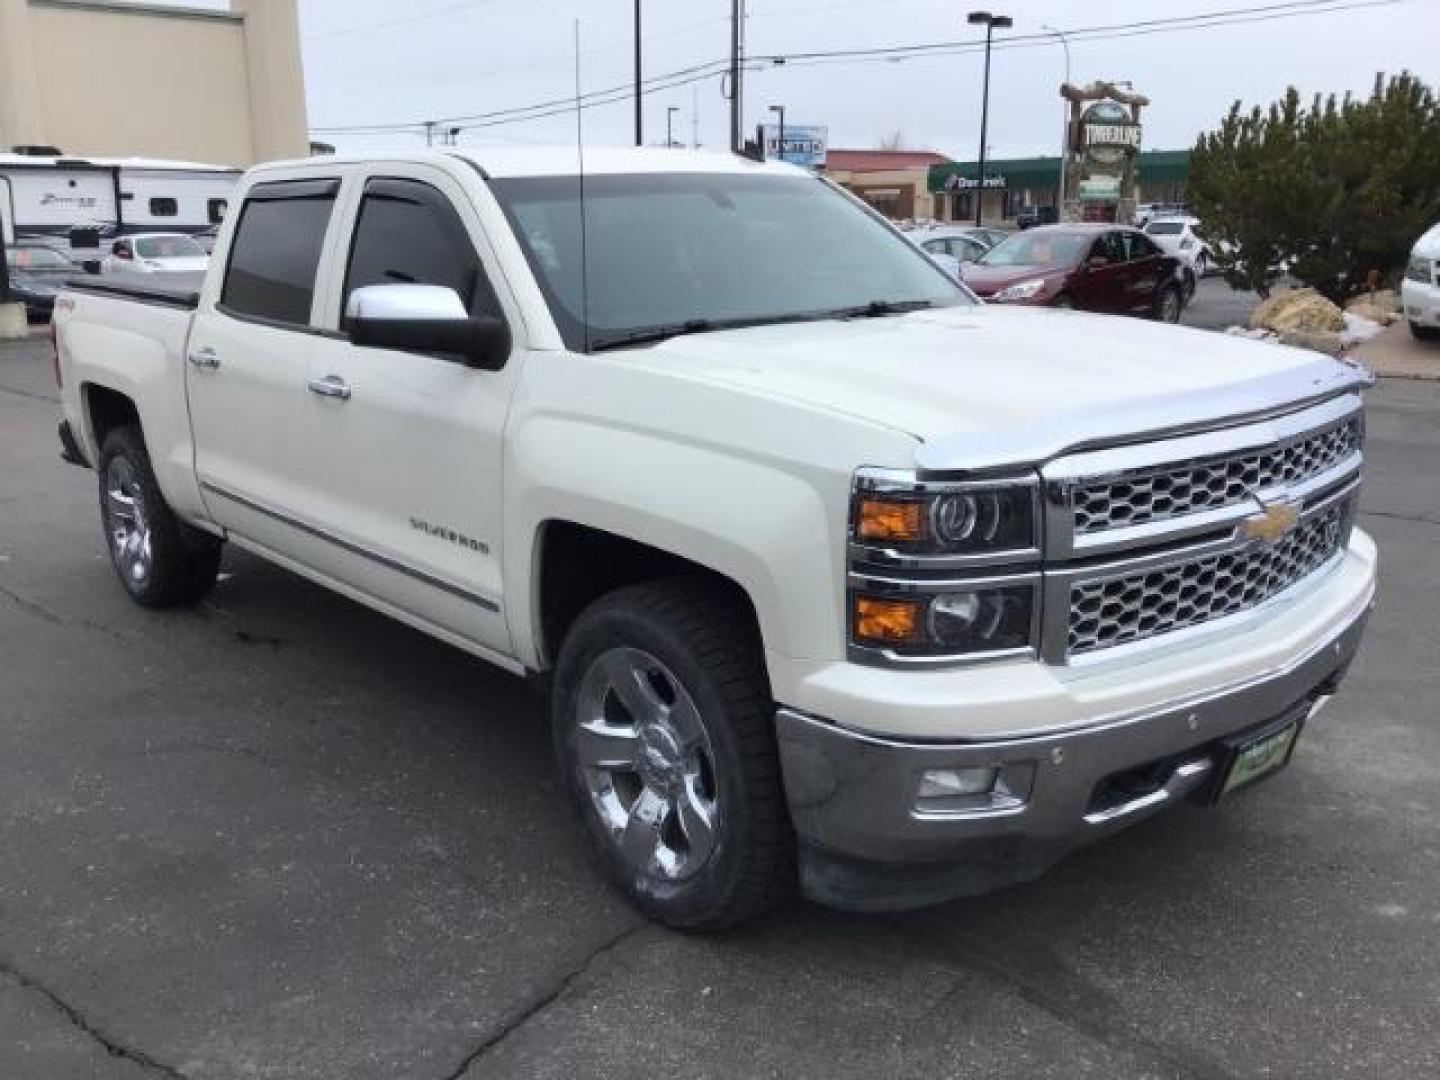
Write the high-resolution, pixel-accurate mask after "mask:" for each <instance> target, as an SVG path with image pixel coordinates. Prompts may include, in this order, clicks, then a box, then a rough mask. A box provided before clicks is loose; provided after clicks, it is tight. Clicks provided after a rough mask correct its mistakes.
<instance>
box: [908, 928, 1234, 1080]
mask: <svg viewBox="0 0 1440 1080" xmlns="http://www.w3.org/2000/svg"><path fill="white" fill-rule="evenodd" d="M930 940H931V941H932V942H933V941H939V940H943V937H942V936H941V935H940V934H939V933H937V934H936V935H934V936H932V937H931V939H930ZM953 945H954V946H955V948H954V949H953V951H952V959H953V961H954V962H955V963H957V964H958V965H960V966H961V967H964V968H968V969H970V970H972V971H978V972H980V973H981V974H983V975H986V976H988V977H990V978H992V979H994V980H996V981H997V982H999V983H1001V984H1003V985H1006V986H1009V987H1011V988H1012V989H1013V990H1014V991H1015V992H1016V993H1017V994H1018V995H1019V997H1020V999H1021V1000H1022V1001H1025V1002H1026V1003H1027V1004H1030V1005H1033V1006H1035V1007H1036V1008H1038V1009H1041V1010H1042V1011H1044V1012H1047V1013H1049V1014H1050V1015H1051V1016H1053V1017H1055V1018H1056V1019H1057V1020H1059V1021H1060V1022H1061V1023H1063V1024H1065V1025H1066V1026H1067V1027H1070V1028H1073V1029H1075V1030H1076V1031H1079V1032H1081V1033H1082V1034H1084V1035H1088V1036H1089V1037H1090V1038H1092V1039H1095V1040H1096V1041H1097V1042H1099V1043H1101V1044H1102V1045H1104V1046H1107V1047H1109V1048H1111V1049H1112V1050H1118V1051H1120V1052H1123V1053H1126V1054H1129V1055H1131V1056H1132V1057H1135V1058H1139V1059H1141V1060H1148V1061H1150V1062H1154V1063H1157V1064H1159V1065H1162V1066H1163V1067H1165V1068H1166V1069H1167V1070H1171V1071H1172V1075H1174V1076H1176V1077H1179V1078H1182V1080H1234V1076H1235V1074H1234V1073H1232V1072H1230V1070H1229V1069H1227V1068H1226V1067H1225V1066H1224V1065H1223V1064H1222V1063H1221V1062H1219V1061H1218V1060H1216V1059H1215V1058H1214V1057H1212V1056H1211V1055H1210V1054H1208V1053H1207V1052H1205V1051H1203V1050H1200V1049H1198V1048H1195V1047H1186V1048H1176V1047H1172V1046H1170V1045H1168V1044H1166V1043H1164V1042H1161V1041H1160V1040H1159V1039H1157V1038H1156V1037H1155V1036H1154V1035H1153V1034H1151V1033H1149V1032H1147V1031H1146V1030H1145V1029H1144V1028H1143V1027H1142V1026H1141V1025H1140V1024H1139V1023H1138V1022H1136V1021H1135V1020H1132V1019H1130V1018H1129V1017H1128V1016H1127V1015H1126V1013H1125V1010H1124V1007H1123V1006H1122V1005H1120V1004H1119V1003H1118V1002H1117V1001H1116V999H1115V997H1114V995H1112V994H1110V993H1108V992H1106V991H1105V990H1104V989H1102V988H1101V987H1099V986H1097V985H1096V984H1095V983H1094V982H1093V981H1092V980H1090V979H1088V978H1086V977H1085V976H1084V975H1082V974H1080V972H1078V971H1076V970H1075V969H1074V968H1073V967H1072V966H1071V965H1069V964H1067V963H1066V962H1065V961H1064V960H1063V959H1062V958H1061V957H1060V955H1059V953H1057V952H1056V951H1055V950H1054V949H1053V948H1051V947H1050V946H1049V945H1047V944H1045V943H1044V942H1042V941H1038V940H1036V939H1035V938H1033V937H1032V936H1030V935H1028V934H1025V933H1024V932H1023V931H1022V930H1020V929H1019V928H1018V927H1014V926H1012V927H1011V928H1010V934H1009V940H1008V941H1004V940H1000V939H999V938H998V936H997V935H995V934H987V935H984V936H981V935H979V934H969V933H962V935H961V938H960V940H959V941H957V942H954V943H953Z"/></svg>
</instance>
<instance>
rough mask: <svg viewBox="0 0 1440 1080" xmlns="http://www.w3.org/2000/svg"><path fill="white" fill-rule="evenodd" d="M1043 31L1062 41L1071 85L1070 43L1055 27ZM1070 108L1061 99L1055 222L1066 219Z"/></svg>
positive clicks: (1066, 72) (1046, 27) (1043, 28)
mask: <svg viewBox="0 0 1440 1080" xmlns="http://www.w3.org/2000/svg"><path fill="white" fill-rule="evenodd" d="M1040 29H1041V30H1049V31H1050V33H1052V34H1054V35H1055V36H1056V37H1058V38H1059V39H1060V44H1061V45H1062V46H1063V47H1064V49H1065V85H1067V86H1068V85H1070V41H1069V39H1068V38H1066V37H1065V32H1064V31H1063V30H1056V29H1055V27H1053V26H1041V27H1040ZM1069 109H1070V106H1069V103H1068V102H1067V101H1066V100H1065V98H1063V97H1062V98H1061V99H1060V192H1059V194H1058V195H1056V196H1055V220H1056V221H1063V220H1064V219H1065V163H1066V161H1067V159H1068V158H1069V157H1070V112H1069Z"/></svg>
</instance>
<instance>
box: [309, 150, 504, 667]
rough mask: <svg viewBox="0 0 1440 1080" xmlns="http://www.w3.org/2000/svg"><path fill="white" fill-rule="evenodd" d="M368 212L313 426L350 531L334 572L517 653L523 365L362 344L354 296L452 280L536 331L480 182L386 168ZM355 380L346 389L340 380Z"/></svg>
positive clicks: (366, 200)
mask: <svg viewBox="0 0 1440 1080" xmlns="http://www.w3.org/2000/svg"><path fill="white" fill-rule="evenodd" d="M348 201H349V203H350V205H351V206H352V207H353V210H352V211H351V212H350V213H348V214H347V220H348V221H353V227H352V229H351V235H350V238H349V242H348V248H347V250H346V257H345V262H344V264H343V267H341V268H337V269H338V270H339V272H338V273H337V275H336V279H337V281H339V282H340V288H339V289H338V292H337V294H336V295H333V296H332V297H331V298H330V302H329V305H330V310H329V311H328V312H327V316H326V318H327V321H328V322H331V323H333V325H334V326H335V327H336V328H337V329H338V330H339V331H340V333H339V334H337V335H335V336H332V337H328V338H325V339H322V340H320V341H319V342H318V343H317V346H316V348H315V351H314V352H313V353H312V354H311V356H310V369H309V385H310V386H311V387H318V388H319V389H317V390H315V392H313V393H310V394H308V395H307V400H306V401H305V403H304V408H303V417H304V426H305V427H306V429H307V431H309V432H310V433H311V435H312V438H313V451H312V453H311V455H310V457H309V459H308V460H307V463H306V467H307V469H311V470H313V471H314V474H315V475H314V480H313V486H314V487H315V488H316V490H317V501H316V503H315V504H314V512H315V513H317V514H318V515H319V516H320V517H322V518H323V519H324V520H325V521H326V522H328V523H330V527H331V528H333V530H334V532H335V533H336V534H337V536H338V537H339V538H340V539H341V541H342V543H340V544H337V545H333V546H332V547H331V548H330V549H329V550H328V551H326V552H325V558H326V563H325V566H324V567H323V568H322V569H324V570H325V571H326V572H328V573H329V574H331V575H332V576H334V577H336V578H338V579H340V580H342V581H345V582H348V583H350V584H352V585H353V586H354V587H355V588H357V589H359V590H361V591H363V592H365V593H366V594H368V595H370V596H372V597H374V598H376V599H378V600H380V601H382V602H383V603H385V604H387V605H390V606H392V607H394V608H396V609H399V610H401V611H403V612H406V613H408V614H411V615H414V616H418V617H419V618H421V619H423V620H424V621H425V622H426V623H429V624H431V625H432V626H436V627H439V628H441V629H443V630H446V631H450V632H452V633H454V634H457V635H460V636H461V637H463V638H465V639H466V640H467V641H471V642H476V643H478V644H481V645H484V646H486V647H488V648H491V649H493V650H495V651H496V652H500V653H504V654H507V655H508V654H510V653H511V651H512V650H511V648H510V639H509V631H508V628H507V624H506V619H505V612H504V609H503V604H504V598H503V597H502V595H501V572H500V566H501V563H500V557H501V547H500V545H501V528H500V509H501V483H500V481H501V446H502V436H503V432H504V425H505V417H506V415H507V411H508V408H509V402H510V396H511V393H512V391H513V389H514V386H515V380H516V376H517V372H518V366H519V365H518V364H517V363H515V362H514V359H513V358H512V359H511V361H510V362H509V363H507V364H506V365H505V366H504V367H503V368H501V369H500V370H498V371H488V370H480V369H478V368H473V367H467V366H465V365H464V364H463V363H460V362H458V360H457V359H456V358H453V357H445V356H437V355H427V354H421V353H416V352H408V351H400V350H396V349H385V348H377V347H359V346H356V345H354V344H352V343H351V342H350V341H349V339H348V337H347V336H346V335H345V334H344V326H345V321H344V312H345V310H346V306H347V304H348V300H349V296H350V294H351V293H352V292H353V291H354V290H355V289H357V288H361V287H363V286H373V285H394V284H411V285H441V286H445V287H447V288H450V289H452V290H454V291H455V292H456V293H457V294H458V295H459V297H460V299H461V301H462V303H463V304H464V305H465V307H466V308H467V309H468V311H469V313H470V314H471V315H482V314H483V315H495V316H498V317H500V318H502V319H505V320H507V321H508V322H509V324H510V326H511V328H512V331H513V333H514V334H515V336H516V338H517V339H519V337H520V322H519V318H518V311H517V310H516V308H515V305H514V303H513V301H512V300H511V299H510V298H509V294H508V292H506V291H505V290H504V289H503V288H498V287H497V285H500V284H503V282H501V281H500V279H499V278H498V274H497V272H496V269H495V268H496V260H495V259H494V256H493V254H492V253H491V251H490V249H489V246H488V243H487V241H486V237H485V234H484V231H483V229H482V228H481V225H480V218H479V215H478V214H477V213H476V211H475V208H474V207H473V206H472V205H471V203H470V201H469V197H468V196H467V194H466V193H465V190H464V189H463V188H462V187H461V186H460V185H459V184H458V183H457V182H456V181H455V180H454V178H452V177H450V176H449V175H448V174H447V173H445V172H444V171H442V170H439V169H436V168H434V167H431V166H423V165H400V164H393V165H386V166H373V167H370V168H369V169H367V170H366V171H365V172H364V173H362V174H361V175H359V176H357V178H356V180H355V183H354V191H353V195H352V197H351V199H350V200H348ZM337 387H343V391H341V392H340V394H338V395H337V394H336V391H335V388H337Z"/></svg>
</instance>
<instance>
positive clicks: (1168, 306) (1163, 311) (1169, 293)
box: [1155, 285, 1185, 323]
mask: <svg viewBox="0 0 1440 1080" xmlns="http://www.w3.org/2000/svg"><path fill="white" fill-rule="evenodd" d="M1184 307H1185V299H1184V297H1182V296H1181V295H1180V288H1179V286H1177V285H1166V286H1165V287H1164V288H1163V289H1161V290H1160V291H1159V292H1158V293H1156V294H1155V318H1157V319H1159V320H1160V321H1161V322H1167V323H1178V322H1179V321H1180V312H1181V310H1182V309H1183V308H1184Z"/></svg>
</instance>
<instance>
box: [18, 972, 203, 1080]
mask: <svg viewBox="0 0 1440 1080" xmlns="http://www.w3.org/2000/svg"><path fill="white" fill-rule="evenodd" d="M0 975H5V976H8V977H9V978H10V979H11V980H13V981H14V982H15V983H16V985H18V986H19V987H21V989H24V990H28V991H30V993H32V994H37V995H39V996H40V997H42V998H44V999H45V1000H46V1001H47V1002H49V1004H50V1007H51V1008H53V1009H54V1010H55V1011H56V1012H58V1013H59V1014H60V1015H61V1016H63V1017H64V1018H65V1020H66V1021H67V1022H69V1024H70V1025H71V1026H72V1027H74V1028H75V1029H77V1030H78V1031H80V1032H82V1033H83V1034H85V1035H86V1036H87V1037H89V1038H90V1039H92V1040H93V1041H94V1042H96V1043H99V1044H100V1046H102V1047H104V1049H105V1052H106V1053H107V1054H109V1055H110V1056H111V1057H115V1058H121V1059H123V1060H125V1061H128V1062H131V1063H132V1064H135V1065H139V1066H140V1067H141V1068H143V1069H147V1070H149V1071H150V1072H153V1073H157V1074H159V1075H160V1076H169V1077H173V1078H175V1080H186V1076H185V1074H184V1073H183V1072H181V1071H180V1070H179V1069H177V1068H175V1066H173V1065H167V1064H165V1063H164V1062H163V1061H157V1060H156V1059H155V1058H153V1057H151V1056H150V1055H149V1054H147V1053H145V1051H143V1050H140V1049H137V1048H136V1047H133V1046H126V1045H125V1044H124V1043H122V1042H120V1041H119V1040H118V1039H116V1038H115V1037H114V1036H113V1035H110V1034H109V1033H107V1032H105V1031H102V1030H101V1029H100V1028H98V1027H96V1026H95V1024H93V1023H91V1022H90V1020H89V1019H87V1018H86V1016H85V1014H84V1013H82V1012H81V1011H80V1010H79V1009H77V1008H76V1007H75V1006H74V1005H71V1004H70V1003H69V1002H68V1001H66V1000H65V999H64V998H62V997H61V996H60V995H59V994H57V993H55V991H53V990H51V989H50V988H49V987H48V986H46V985H45V984H44V983H42V982H40V981H39V980H38V979H36V978H35V977H34V976H31V975H27V974H26V973H25V972H23V971H21V970H19V969H18V968H16V967H15V966H14V965H13V964H11V963H10V962H9V961H8V960H6V959H4V958H0Z"/></svg>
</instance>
